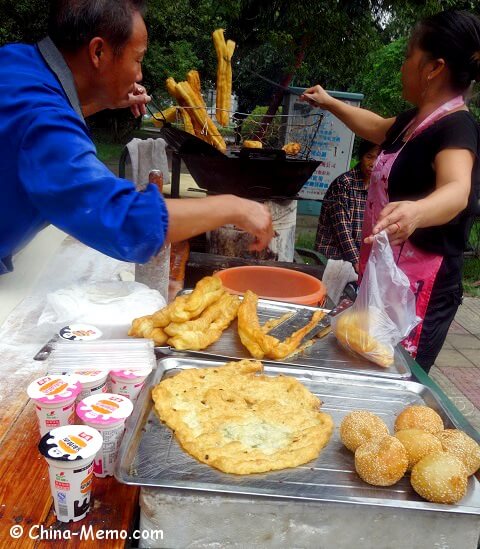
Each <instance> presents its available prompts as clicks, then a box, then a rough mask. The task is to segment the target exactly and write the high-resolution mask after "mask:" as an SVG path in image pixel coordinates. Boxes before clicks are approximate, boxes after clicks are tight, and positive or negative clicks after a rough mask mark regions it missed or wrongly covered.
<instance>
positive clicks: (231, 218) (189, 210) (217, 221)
mask: <svg viewBox="0 0 480 549" xmlns="http://www.w3.org/2000/svg"><path fill="white" fill-rule="evenodd" d="M165 203H166V205H167V210H168V233H167V240H168V241H169V242H178V241H181V240H186V239H188V238H191V237H192V236H196V235H198V234H201V233H204V232H206V231H211V230H213V229H216V228H218V227H221V226H222V225H227V224H234V225H236V226H237V227H239V228H240V229H243V230H245V231H247V232H248V233H250V234H252V235H253V236H254V237H255V242H254V243H253V244H252V246H251V249H252V250H263V248H265V247H266V246H267V245H268V243H269V242H270V240H271V239H272V237H273V227H272V217H271V214H270V211H269V209H268V208H267V207H266V206H264V205H263V204H260V203H258V202H254V201H252V200H247V199H245V198H240V197H238V196H234V195H221V196H209V197H207V198H182V199H181V200H178V199H166V200H165Z"/></svg>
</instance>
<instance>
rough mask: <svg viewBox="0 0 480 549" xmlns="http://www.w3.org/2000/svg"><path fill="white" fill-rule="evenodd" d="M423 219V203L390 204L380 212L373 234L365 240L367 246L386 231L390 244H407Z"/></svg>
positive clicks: (404, 202)
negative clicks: (377, 235)
mask: <svg viewBox="0 0 480 549" xmlns="http://www.w3.org/2000/svg"><path fill="white" fill-rule="evenodd" d="M421 219H422V206H421V201H420V200H418V201H415V202H414V201H410V200H405V201H402V202H390V204H387V205H386V206H385V208H383V210H382V211H381V212H380V215H379V217H378V221H377V223H376V225H375V226H374V227H373V229H372V234H371V235H370V236H368V237H367V238H365V244H372V242H373V238H374V235H376V234H378V233H379V232H381V231H383V230H385V231H386V232H387V235H388V238H389V240H390V244H391V245H392V246H398V245H399V244H402V242H405V240H407V238H408V237H409V236H410V235H411V234H412V233H413V231H414V230H415V229H416V228H417V227H418V226H419V224H420V222H421Z"/></svg>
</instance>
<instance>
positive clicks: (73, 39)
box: [48, 0, 145, 55]
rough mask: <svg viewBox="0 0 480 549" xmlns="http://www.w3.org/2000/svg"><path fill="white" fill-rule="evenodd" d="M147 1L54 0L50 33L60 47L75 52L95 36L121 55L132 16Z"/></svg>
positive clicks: (50, 18) (126, 40)
mask: <svg viewBox="0 0 480 549" xmlns="http://www.w3.org/2000/svg"><path fill="white" fill-rule="evenodd" d="M137 11H138V12H140V13H141V14H142V15H143V14H144V13H145V0H51V2H50V17H49V21H48V34H49V36H50V38H51V39H52V40H53V42H54V44H55V45H56V46H57V48H58V49H60V50H63V51H69V52H75V51H78V50H79V49H80V48H81V47H82V46H84V45H85V44H88V43H89V42H90V40H91V39H92V38H94V37H95V36H101V37H102V38H105V39H106V40H108V42H109V44H110V45H111V46H112V48H113V51H114V53H115V54H116V55H118V54H119V53H120V52H121V51H122V49H123V47H124V46H125V45H126V43H127V42H128V40H129V38H130V36H131V34H132V16H133V14H134V13H135V12H137Z"/></svg>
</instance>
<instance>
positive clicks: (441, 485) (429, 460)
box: [410, 452, 468, 503]
mask: <svg viewBox="0 0 480 549" xmlns="http://www.w3.org/2000/svg"><path fill="white" fill-rule="evenodd" d="M410 482H411V483H412V487H413V489H414V490H415V492H417V494H418V495H420V496H422V498H424V499H426V500H428V501H431V502H433V503H457V501H460V500H461V499H462V498H463V496H464V495H465V493H466V491H467V484H468V475H467V470H466V469H465V467H464V465H463V463H462V462H461V461H460V460H459V459H458V458H457V457H455V456H453V455H452V454H448V453H447V452H434V453H433V454H429V455H428V456H425V457H424V458H423V459H421V460H420V461H419V462H418V463H417V464H416V465H414V466H413V469H412V474H411V476H410Z"/></svg>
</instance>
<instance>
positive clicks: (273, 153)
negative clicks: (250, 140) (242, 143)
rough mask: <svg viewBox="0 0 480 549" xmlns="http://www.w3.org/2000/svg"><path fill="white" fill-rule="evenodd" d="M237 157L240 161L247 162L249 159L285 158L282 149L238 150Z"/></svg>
mask: <svg viewBox="0 0 480 549" xmlns="http://www.w3.org/2000/svg"><path fill="white" fill-rule="evenodd" d="M239 157H240V158H241V159H242V160H247V159H250V158H258V157H263V158H266V157H268V158H274V159H275V160H285V159H286V158H287V155H286V153H285V151H284V150H282V149H249V148H244V149H240V155H239Z"/></svg>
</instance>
